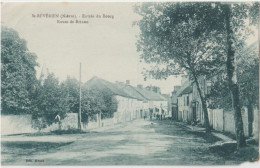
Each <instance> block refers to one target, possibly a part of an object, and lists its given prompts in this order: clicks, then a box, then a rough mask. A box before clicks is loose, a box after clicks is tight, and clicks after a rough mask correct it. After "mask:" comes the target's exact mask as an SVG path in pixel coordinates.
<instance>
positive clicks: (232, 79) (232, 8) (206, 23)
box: [139, 2, 259, 148]
mask: <svg viewBox="0 0 260 168" xmlns="http://www.w3.org/2000/svg"><path fill="white" fill-rule="evenodd" d="M165 4H166V6H171V7H170V8H168V9H167V10H166V11H167V12H168V13H169V16H175V20H174V22H173V23H174V24H177V23H179V22H181V21H185V22H187V21H188V20H189V19H190V18H192V20H193V21H194V22H198V23H199V24H197V26H196V27H195V28H194V29H195V32H196V34H197V35H198V37H199V36H201V35H203V34H205V33H206V34H210V33H215V34H216V35H220V36H222V37H223V38H220V39H218V41H219V42H218V43H216V47H219V44H220V45H221V46H224V48H223V49H224V50H225V62H226V63H225V64H226V67H225V68H226V69H227V82H228V85H229V90H230V93H231V97H232V107H233V111H234V118H235V127H236V138H237V147H238V148H240V147H243V146H244V145H245V138H244V132H243V122H242V116H241V107H240V100H239V97H240V94H239V88H238V85H237V81H236V73H235V72H236V64H235V61H234V60H235V59H234V58H235V57H234V56H235V52H236V49H237V48H241V46H243V45H244V40H245V38H246V34H247V33H246V31H245V28H246V19H248V18H249V19H252V18H253V19H252V21H251V23H253V24H255V23H258V6H259V5H258V3H232V4H231V3H220V2H218V3H165ZM169 4H170V5H169ZM155 6H160V5H158V4H156V5H155ZM157 8H158V7H157ZM157 8H155V7H153V6H152V7H151V5H150V7H149V4H148V5H147V4H146V5H143V7H142V8H141V9H142V10H143V11H145V12H147V11H148V15H146V14H145V12H144V13H141V15H142V16H143V17H144V18H146V20H149V19H150V21H152V22H153V21H155V20H157V17H161V16H162V15H161V13H162V14H164V15H165V14H167V12H164V13H163V12H162V11H160V10H159V12H158V10H156V9H157ZM159 9H161V10H162V9H164V7H159ZM142 10H141V11H142ZM149 10H150V14H149ZM154 11H156V12H157V13H156V15H153V14H151V13H154ZM160 12H161V13H160ZM256 13H257V15H256V16H254V14H256ZM151 18H152V19H151ZM164 22H166V23H167V22H169V21H168V20H167V18H165V19H164ZM141 24H144V25H145V24H147V22H146V21H144V22H143V23H141ZM141 27H142V25H141ZM168 27H169V28H172V27H171V25H170V26H168ZM146 29H147V31H144V32H146V34H149V33H150V34H152V33H151V32H149V31H150V30H151V29H152V30H155V31H154V32H157V33H158V32H159V30H158V31H157V27H156V25H154V24H153V26H151V27H149V26H148V27H146ZM141 31H142V30H141ZM169 35H170V34H168V36H169ZM141 36H143V35H142V34H141ZM169 37H171V36H169ZM143 39H144V38H143ZM143 39H141V40H140V41H141V44H144V40H143ZM147 40H151V41H153V40H154V39H151V38H150V39H147ZM139 43H140V42H139ZM221 48H222V47H221ZM216 50H217V49H216ZM174 69H176V68H175V67H174Z"/></svg>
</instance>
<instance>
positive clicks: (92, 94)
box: [82, 87, 118, 119]
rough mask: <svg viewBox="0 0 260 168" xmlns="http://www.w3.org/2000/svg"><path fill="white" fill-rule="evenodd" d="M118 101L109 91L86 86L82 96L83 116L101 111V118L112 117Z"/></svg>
mask: <svg viewBox="0 0 260 168" xmlns="http://www.w3.org/2000/svg"><path fill="white" fill-rule="evenodd" d="M117 104H118V103H117V101H116V99H115V98H114V97H113V95H111V94H110V93H109V92H106V91H105V90H101V91H100V90H97V89H93V88H91V89H90V88H87V87H84V89H83V97H82V113H83V116H86V115H87V116H93V115H95V114H99V113H101V118H102V119H104V118H111V117H113V114H114V112H115V111H116V110H117Z"/></svg>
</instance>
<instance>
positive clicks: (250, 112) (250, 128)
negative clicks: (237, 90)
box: [247, 101, 254, 137]
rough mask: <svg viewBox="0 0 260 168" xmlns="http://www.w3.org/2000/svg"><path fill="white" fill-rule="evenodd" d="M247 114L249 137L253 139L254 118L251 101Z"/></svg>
mask: <svg viewBox="0 0 260 168" xmlns="http://www.w3.org/2000/svg"><path fill="white" fill-rule="evenodd" d="M247 114H248V136H249V137H252V133H253V121H254V116H253V105H252V102H251V101H249V103H248V105H247Z"/></svg>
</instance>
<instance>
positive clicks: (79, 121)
mask: <svg viewBox="0 0 260 168" xmlns="http://www.w3.org/2000/svg"><path fill="white" fill-rule="evenodd" d="M78 129H79V130H81V63H79V115H78Z"/></svg>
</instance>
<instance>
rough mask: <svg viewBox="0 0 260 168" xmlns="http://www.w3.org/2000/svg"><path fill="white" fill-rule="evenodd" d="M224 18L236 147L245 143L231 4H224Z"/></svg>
mask: <svg viewBox="0 0 260 168" xmlns="http://www.w3.org/2000/svg"><path fill="white" fill-rule="evenodd" d="M224 10H225V17H226V18H225V19H226V23H225V24H226V33H227V62H226V66H227V76H228V85H229V90H230V93H231V97H232V107H233V110H234V119H235V128H236V129H235V130H236V140H237V148H240V147H243V146H245V145H246V142H245V137H244V130H243V121H242V115H241V107H240V100H239V88H238V85H237V79H236V70H235V68H236V67H235V50H234V48H233V46H232V45H233V41H232V40H233V30H232V28H231V25H230V21H231V5H230V4H225V8H224Z"/></svg>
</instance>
